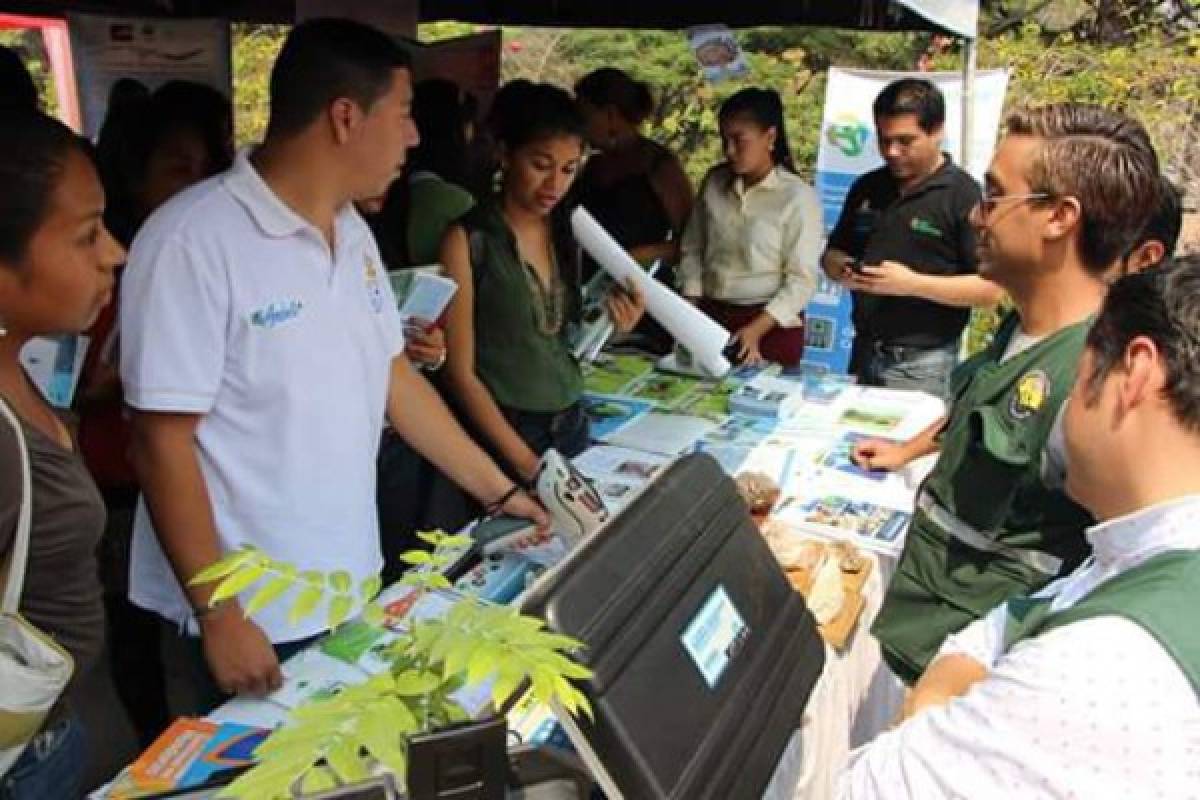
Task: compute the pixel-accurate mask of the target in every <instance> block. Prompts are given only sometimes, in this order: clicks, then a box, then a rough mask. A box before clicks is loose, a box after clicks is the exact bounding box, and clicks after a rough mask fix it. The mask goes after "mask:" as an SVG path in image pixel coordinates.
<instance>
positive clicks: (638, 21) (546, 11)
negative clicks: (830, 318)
mask: <svg viewBox="0 0 1200 800" xmlns="http://www.w3.org/2000/svg"><path fill="white" fill-rule="evenodd" d="M377 1H378V2H381V3H382V2H386V1H387V0H377ZM294 8H295V4H294V0H77V1H76V2H70V3H68V2H65V1H64V0H0V11H10V12H14V13H25V14H37V15H42V16H61V15H62V14H63V12H64V11H66V10H68V9H69V10H71V11H91V12H97V13H111V14H131V15H138V16H163V15H172V16H228V17H230V18H231V19H238V20H247V21H258V22H288V21H290V20H292V19H294ZM421 17H422V19H423V20H425V21H435V20H460V21H463V22H477V23H486V24H504V25H546V26H554V27H565V28H592V27H596V28H662V29H675V28H686V27H690V26H692V25H702V24H706V23H718V22H719V23H724V24H726V25H730V26H733V27H751V26H756V25H812V26H820V27H834V28H856V29H860V30H879V31H886V30H935V31H936V30H942V29H941V28H939V27H938V26H937V25H935V24H934V23H932V22H930V21H929V20H927V19H925V18H924V17H921V16H920V15H918V14H915V13H913V12H912V11H909V10H908V9H907V8H905V7H903V6H901V5H899V4H898V3H893V2H891V1H890V0H859V2H849V1H848V0H846V1H845V2H834V0H734V1H733V2H729V0H426V1H425V2H423V3H421Z"/></svg>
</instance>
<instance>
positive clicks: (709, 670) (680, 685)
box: [520, 454, 825, 800]
mask: <svg viewBox="0 0 1200 800" xmlns="http://www.w3.org/2000/svg"><path fill="white" fill-rule="evenodd" d="M520 604H521V607H522V610H523V611H525V612H528V613H534V614H540V615H543V616H544V617H545V619H546V620H547V622H548V625H549V627H550V628H552V629H553V630H555V631H558V632H561V633H565V634H568V635H570V636H574V637H576V638H577V639H580V640H581V641H582V642H583V643H584V644H585V645H586V650H585V651H584V652H583V653H582V654H581V655H580V660H581V662H582V663H584V664H586V665H587V666H588V667H590V668H591V669H592V670H593V672H594V673H595V674H594V677H593V678H592V679H591V680H590V681H588V682H586V684H585V685H584V686H583V687H582V688H583V689H584V691H585V692H586V694H587V695H588V698H589V699H590V700H591V703H592V707H593V709H594V712H595V720H594V722H589V721H588V720H587V719H586V718H584V719H580V720H576V721H573V722H572V721H568V720H564V726H565V727H566V728H567V730H568V734H569V735H570V736H571V739H572V741H573V743H574V744H575V746H576V747H577V749H578V750H579V753H580V756H581V757H582V758H583V760H584V761H585V763H587V765H588V767H589V768H590V769H591V770H592V772H593V773H594V776H595V777H596V779H597V781H598V783H599V784H600V785H601V787H603V788H604V790H605V792H606V793H607V794H608V795H609V796H610V798H614V797H616V796H624V797H626V798H656V799H657V798H679V799H680V800H682V799H683V798H687V800H703V798H713V800H718V799H719V800H728V799H729V798H757V797H760V796H761V795H762V792H763V790H764V789H765V788H766V786H767V784H768V783H769V781H770V779H771V776H772V774H773V773H774V771H775V767H776V764H777V762H778V761H779V758H780V755H781V754H782V752H783V750H784V748H785V747H786V745H787V743H788V741H789V739H790V738H791V736H792V735H793V733H794V732H795V731H796V729H797V728H798V727H799V725H800V720H801V715H802V714H803V711H804V707H805V704H806V703H807V702H808V698H809V695H810V694H811V692H812V689H813V686H814V684H815V683H816V681H817V678H818V677H819V675H820V674H821V668H822V666H823V664H824V658H825V648H824V644H823V643H822V640H821V638H820V636H819V634H818V633H817V629H816V623H815V622H814V620H813V618H812V615H811V614H810V613H809V612H808V609H807V608H806V606H805V604H804V600H803V598H802V597H801V596H800V595H799V594H797V593H796V592H795V591H794V590H793V589H792V587H791V586H790V585H789V583H788V581H787V578H786V577H785V576H784V574H783V571H782V570H781V569H780V567H779V564H778V563H777V562H776V560H775V558H774V556H773V555H772V554H771V552H770V550H769V549H768V548H767V545H766V543H765V542H764V541H763V538H762V536H761V535H760V533H759V532H758V530H757V528H756V527H755V525H754V522H753V521H752V520H751V518H750V515H749V513H748V512H747V509H746V506H745V504H744V503H743V501H742V500H741V498H740V497H739V496H738V493H737V489H736V487H735V485H734V483H733V481H732V480H731V479H730V478H729V477H728V476H727V475H726V474H725V473H724V472H723V471H722V470H721V469H720V467H719V466H718V465H717V462H716V461H714V460H713V459H712V458H711V457H710V456H708V455H704V454H695V455H690V456H687V457H684V458H682V459H680V460H679V461H677V462H676V463H674V464H673V465H672V466H671V467H670V468H669V469H668V470H667V471H666V472H665V473H664V474H663V475H662V476H661V477H660V478H659V479H658V480H657V481H655V482H654V483H652V484H651V485H650V486H648V487H647V488H646V489H645V490H644V491H643V492H642V494H641V495H640V496H639V497H638V498H637V499H636V500H635V501H634V502H633V503H631V504H630V506H629V507H628V508H626V509H625V510H624V511H623V512H622V513H621V514H620V515H618V516H617V517H616V518H615V519H613V520H611V521H610V522H609V523H608V524H607V525H605V527H603V528H601V529H600V530H599V531H597V532H596V533H595V534H593V535H592V536H590V537H589V538H588V539H586V540H585V541H584V542H583V543H582V544H581V545H580V546H579V547H578V548H577V549H576V550H575V551H574V552H573V553H572V554H571V555H570V556H569V557H568V558H567V559H566V560H565V561H563V562H562V563H561V564H559V565H558V566H556V567H555V568H554V569H552V570H550V571H548V572H546V573H544V574H543V575H542V576H541V577H540V578H539V579H538V581H537V583H535V584H534V585H533V586H532V587H530V589H529V590H528V591H527V592H526V594H525V596H524V597H523V599H522V600H521V601H520Z"/></svg>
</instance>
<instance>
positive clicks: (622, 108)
mask: <svg viewBox="0 0 1200 800" xmlns="http://www.w3.org/2000/svg"><path fill="white" fill-rule="evenodd" d="M575 96H576V97H577V98H579V99H580V100H582V101H583V102H585V103H587V104H588V105H592V106H595V107H596V108H604V107H605V106H612V107H613V108H615V109H617V112H618V113H619V114H620V115H621V116H622V117H624V118H625V121H626V122H628V123H630V124H631V125H635V126H636V125H640V124H642V123H643V122H645V121H646V119H647V118H648V117H649V116H650V114H651V113H653V111H654V95H653V94H651V92H650V87H649V86H648V85H647V84H645V83H643V82H642V81H636V80H634V79H633V78H631V77H629V74H628V73H626V72H624V71H623V70H619V69H617V68H616V67H601V68H600V69H598V70H595V71H593V72H589V73H588V74H587V75H584V76H583V77H582V78H580V79H579V82H578V83H576V84H575Z"/></svg>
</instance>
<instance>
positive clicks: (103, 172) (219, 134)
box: [97, 80, 233, 247]
mask: <svg viewBox="0 0 1200 800" xmlns="http://www.w3.org/2000/svg"><path fill="white" fill-rule="evenodd" d="M118 83H120V82H118ZM129 83H130V84H136V85H126V86H125V87H124V88H123V89H122V90H121V91H120V93H119V94H118V92H117V87H116V86H114V87H113V91H112V92H110V94H109V108H108V114H107V115H106V116H105V118H104V125H103V127H101V129H100V137H99V139H98V145H97V161H98V165H99V172H100V179H101V181H102V182H103V183H104V191H105V196H106V200H107V203H106V207H105V212H104V224H105V226H106V227H107V228H108V229H109V230H110V231H111V232H112V234H113V236H114V237H115V238H116V239H117V240H118V241H120V242H121V243H122V244H123V245H125V246H126V247H128V246H129V244H130V242H131V241H132V240H133V236H134V234H135V233H136V232H137V228H138V226H139V225H140V224H141V216H142V215H143V214H144V213H145V210H144V209H141V208H139V207H138V197H137V191H138V187H139V186H140V185H141V183H142V181H143V180H144V178H145V174H146V166H147V164H149V162H150V159H151V157H152V156H153V154H154V152H155V151H156V150H158V148H160V147H161V146H162V145H163V143H164V142H166V141H167V140H169V139H170V138H171V137H172V136H175V135H177V134H179V133H181V132H187V133H192V134H195V135H196V136H197V137H198V138H199V139H200V141H201V143H202V144H203V146H204V151H205V156H206V158H207V160H208V164H209V170H210V172H211V173H214V174H215V173H217V172H222V171H224V170H226V169H228V168H229V166H230V165H231V164H232V162H233V140H232V136H233V105H232V104H231V103H230V102H229V100H228V98H226V97H225V95H223V94H222V93H221V92H219V91H218V90H216V89H214V88H212V87H211V86H208V85H206V84H202V83H195V82H193V81H184V80H174V81H168V82H167V83H164V84H163V85H162V86H160V87H158V88H157V89H155V90H154V91H153V92H148V93H140V92H139V91H138V89H137V87H138V86H140V85H141V84H137V82H136V81H130V82H129ZM143 89H144V87H143Z"/></svg>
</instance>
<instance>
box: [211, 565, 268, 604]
mask: <svg viewBox="0 0 1200 800" xmlns="http://www.w3.org/2000/svg"><path fill="white" fill-rule="evenodd" d="M266 571H267V568H266V565H264V564H258V563H254V564H248V565H246V566H244V567H239V568H238V571H237V572H234V573H233V574H232V575H230V576H228V577H227V578H225V579H224V580H223V581H221V583H220V584H218V585H217V588H216V591H214V592H213V593H212V596H211V597H209V599H208V604H209V605H210V606H212V605H216V604H217V603H219V602H221V601H222V600H228V599H229V598H231V597H234V596H236V595H237V594H238V593H239V592H241V591H242V590H243V589H245V588H247V587H249V586H250V585H251V584H253V583H254V582H255V581H257V580H258V579H259V578H261V577H262V576H263V575H264V574H265V573H266Z"/></svg>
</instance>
